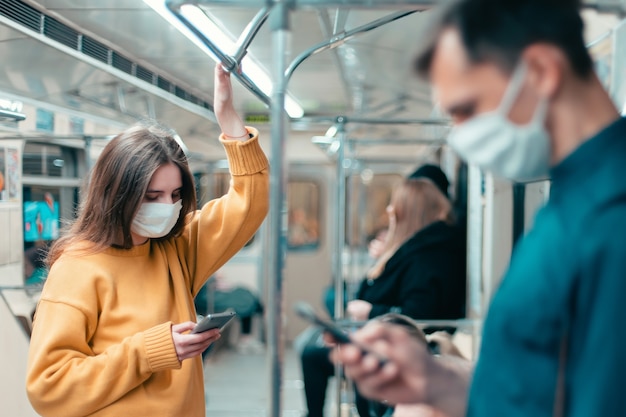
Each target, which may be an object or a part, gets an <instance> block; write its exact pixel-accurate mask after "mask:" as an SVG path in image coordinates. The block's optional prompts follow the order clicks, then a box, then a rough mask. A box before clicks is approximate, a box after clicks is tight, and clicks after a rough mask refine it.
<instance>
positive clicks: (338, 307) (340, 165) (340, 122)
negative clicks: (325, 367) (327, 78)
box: [333, 116, 346, 415]
mask: <svg viewBox="0 0 626 417" xmlns="http://www.w3.org/2000/svg"><path fill="white" fill-rule="evenodd" d="M345 123H346V120H345V118H344V117H341V116H340V117H338V118H337V140H338V141H339V148H338V149H337V161H336V174H337V183H336V186H335V199H336V200H335V201H336V206H335V209H336V212H335V236H334V237H335V245H334V246H335V250H334V256H333V279H334V280H335V319H337V320H340V319H342V318H343V298H344V295H343V293H344V288H343V283H344V277H343V247H344V244H345V241H346V168H345V144H346V128H345ZM341 375H342V370H341V367H340V366H339V365H335V379H336V381H337V385H336V389H335V393H336V397H335V399H336V402H335V403H336V407H337V408H336V410H337V415H339V413H340V412H341V411H340V409H341V400H342V398H341V381H342V377H341Z"/></svg>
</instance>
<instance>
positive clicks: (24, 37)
mask: <svg viewBox="0 0 626 417" xmlns="http://www.w3.org/2000/svg"><path fill="white" fill-rule="evenodd" d="M179 3H182V2H179ZM199 3H201V4H208V3H209V2H199ZM230 3H231V5H230V6H229V5H227V4H228V2H223V1H222V2H215V3H214V4H213V5H210V6H209V5H203V6H197V7H196V6H191V5H188V6H185V10H186V12H187V13H188V14H187V17H188V18H189V19H190V20H193V21H194V22H196V20H194V19H199V20H198V21H197V22H199V23H197V24H198V26H196V28H197V29H198V30H207V31H210V34H209V35H207V36H210V37H211V41H212V42H215V43H219V36H222V35H218V32H223V33H224V34H225V36H226V37H228V38H230V39H231V40H236V39H237V38H238V37H239V36H240V35H241V34H242V33H243V32H244V31H245V29H246V26H248V24H249V23H250V22H251V21H253V20H254V19H255V16H257V15H258V13H259V12H260V11H261V9H262V6H263V5H264V4H265V3H266V2H264V1H259V2H256V3H258V7H252V4H256V3H255V2H251V1H248V2H237V1H234V2H230ZM307 3H312V2H307ZM349 3H350V2H347V4H349ZM385 3H390V4H391V3H397V4H394V6H393V7H392V6H388V7H380V6H379V7H377V8H375V9H373V10H372V9H370V10H366V9H364V8H352V9H351V8H348V7H343V8H339V9H337V8H333V7H330V6H328V7H326V6H320V7H316V8H313V7H308V8H302V9H300V8H298V9H296V10H294V11H293V12H292V13H291V14H290V19H289V20H290V24H291V42H290V59H295V58H296V57H297V56H298V55H299V54H301V53H305V52H307V51H311V49H312V47H314V46H316V45H323V44H324V43H325V42H328V40H329V39H332V38H335V39H338V40H340V42H338V43H337V44H336V45H333V47H332V48H328V49H326V50H324V51H322V52H320V53H316V54H313V55H312V56H310V57H308V58H306V59H304V60H303V61H302V63H301V64H300V65H298V66H297V68H296V69H295V70H294V71H293V75H292V76H291V78H290V80H289V83H288V85H287V90H288V96H289V100H290V101H291V100H293V101H294V102H295V103H296V104H297V105H299V106H300V108H301V110H300V109H295V110H294V108H289V109H288V112H289V113H290V115H291V116H292V118H291V123H290V130H289V133H288V138H287V155H288V158H290V159H291V160H301V161H308V162H311V161H317V162H323V161H328V160H329V158H328V157H329V155H330V154H332V138H331V136H332V135H331V134H330V133H328V129H329V128H331V127H332V126H333V124H334V123H333V121H334V120H335V118H336V117H338V116H344V117H346V120H347V123H346V124H345V128H346V130H347V132H348V137H349V138H350V139H351V146H350V147H349V151H350V152H351V155H354V156H356V157H357V158H362V159H364V160H372V161H376V160H389V159H394V158H399V159H412V160H414V161H418V160H420V159H428V158H431V157H432V156H433V155H434V154H435V152H436V151H437V149H438V148H439V147H440V146H441V143H442V140H443V139H444V137H445V134H446V131H447V127H446V126H442V125H439V122H440V121H442V119H441V117H440V116H439V115H438V114H437V111H436V109H435V108H434V107H433V105H432V104H431V92H430V90H429V87H428V85H427V84H426V83H425V82H423V81H421V80H419V79H418V78H417V77H416V76H415V75H414V74H412V72H411V65H410V64H411V58H412V56H413V52H414V51H415V50H416V48H417V47H418V46H419V39H418V36H417V34H418V32H417V30H418V28H420V27H423V26H424V24H426V23H427V21H428V13H427V12H426V13H424V12H421V11H415V12H413V11H411V10H407V7H406V6H405V7H399V6H398V5H399V4H401V3H402V2H379V5H380V4H385ZM407 3H409V4H411V3H412V4H417V3H418V2H407ZM237 4H245V5H246V6H247V7H242V6H237ZM320 4H322V5H327V4H328V3H326V2H320ZM165 6H166V5H165V0H145V1H142V0H109V1H101V0H80V1H78V0H39V1H26V0H24V1H19V0H4V1H2V2H1V4H0V55H1V56H2V57H3V67H2V70H1V71H0V91H2V92H4V94H6V95H10V96H11V98H13V99H19V98H22V99H24V100H33V101H35V102H38V103H46V104H50V105H53V106H56V107H58V108H64V109H69V110H71V111H75V112H80V113H84V114H92V115H97V116H98V117H100V118H103V119H106V120H110V121H111V123H112V124H114V125H126V124H130V123H133V122H134V121H135V120H137V119H140V118H142V117H153V118H156V119H158V120H160V121H162V122H163V123H165V124H167V125H170V126H172V127H173V128H174V129H176V131H177V132H178V133H179V134H180V136H181V137H182V138H183V140H184V141H185V143H186V145H187V146H188V148H189V149H190V151H191V152H192V153H193V154H195V155H200V156H201V157H202V158H207V159H215V158H217V157H222V155H223V154H222V152H221V151H220V149H219V145H218V144H216V141H215V140H214V137H215V136H216V135H217V134H218V132H219V129H218V127H217V125H216V124H215V118H214V115H213V113H212V94H213V67H214V65H215V61H214V59H213V58H212V57H211V56H210V54H209V53H208V52H207V49H206V47H201V46H199V45H198V44H199V41H198V39H199V38H198V37H197V36H196V37H194V36H187V35H186V34H184V30H185V28H183V31H181V30H180V26H181V25H180V22H178V24H176V23H174V22H175V20H172V19H171V14H170V15H169V17H168V19H166V18H164V16H166V15H167V12H165V13H164V10H165ZM414 7H415V6H414ZM198 12H199V14H198ZM194 13H195V14H194ZM198 16H200V17H198ZM400 16H401V17H400ZM166 17H167V16H166ZM205 18H208V19H210V21H211V22H212V23H207V21H202V19H205ZM585 18H586V21H587V40H588V42H589V43H591V42H593V41H595V40H596V39H599V38H600V37H602V36H604V35H605V34H606V33H608V32H609V31H610V30H611V28H612V27H613V26H615V25H616V24H617V22H618V18H616V17H615V16H614V15H609V14H599V13H597V12H595V11H593V10H587V11H585ZM387 20H389V21H390V22H388V23H384V24H382V23H381V24H380V25H378V24H376V22H386V21H387ZM372 22H374V24H372ZM210 25H215V27H211V26H210ZM200 26H201V27H200ZM365 27H368V28H371V30H364V31H363V32H362V33H360V32H361V31H360V30H359V29H361V28H365ZM373 27H375V28H373ZM186 30H189V29H186ZM346 34H349V35H354V36H346ZM246 51H247V54H246V60H250V61H248V62H247V61H245V60H244V63H243V72H244V73H245V74H249V75H250V78H254V81H255V83H256V85H258V86H259V87H260V88H261V89H263V90H264V92H265V93H266V94H267V95H270V94H271V92H270V91H271V85H267V84H266V83H264V82H263V81H262V80H261V79H259V78H257V76H256V75H253V72H254V68H253V67H254V66H255V65H258V66H259V67H260V68H262V69H264V70H265V72H266V74H269V73H270V71H271V70H272V63H273V57H274V55H273V54H274V52H273V45H272V39H271V30H270V25H269V22H267V21H266V22H265V23H264V24H263V25H261V26H260V28H259V30H258V32H257V33H256V34H255V35H254V37H253V38H252V42H251V43H250V45H249V47H248V48H246ZM246 65H247V66H246ZM234 88H235V99H236V107H237V109H238V110H239V111H240V113H241V114H243V115H246V118H247V120H248V123H249V124H252V125H255V126H256V127H259V128H260V129H261V130H262V132H263V136H264V140H265V141H267V142H269V123H268V119H269V116H268V115H269V110H268V108H267V107H266V105H265V104H264V103H263V102H262V100H260V99H259V97H258V96H257V95H255V94H252V93H251V92H250V91H249V90H248V89H246V88H244V87H243V86H242V85H241V84H240V83H239V82H236V81H234ZM297 116H302V117H297ZM423 120H426V121H429V120H435V121H436V123H435V124H434V125H431V124H426V125H424V124H421V123H418V122H419V121H423ZM359 121H360V122H359ZM363 121H371V122H368V123H361V122H363ZM376 121H382V122H385V123H377V122H376ZM391 121H399V122H398V123H391ZM444 122H445V121H444ZM85 133H86V134H88V133H89V132H85ZM314 137H315V139H314V140H312V138H314ZM265 148H266V150H268V151H269V149H270V146H269V145H268V146H265ZM331 156H332V155H331Z"/></svg>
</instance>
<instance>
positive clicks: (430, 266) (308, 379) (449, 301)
mask: <svg viewBox="0 0 626 417" xmlns="http://www.w3.org/2000/svg"><path fill="white" fill-rule="evenodd" d="M387 213H388V216H389V231H388V233H387V237H386V241H385V244H384V247H383V251H382V254H381V255H380V256H379V257H378V259H377V261H376V263H375V264H374V265H373V266H372V268H371V269H370V270H369V272H368V273H367V275H366V277H365V279H364V280H363V282H362V283H361V286H360V288H359V291H358V293H357V297H356V298H357V299H356V300H353V301H350V302H348V304H347V308H346V312H347V315H348V317H350V318H351V319H352V320H355V321H365V320H368V319H370V318H373V317H377V316H380V315H382V314H385V313H389V312H394V313H401V314H404V315H407V316H410V317H412V318H415V319H458V318H462V317H464V315H465V242H464V241H463V240H462V239H459V233H458V230H457V229H456V228H455V227H454V216H453V214H452V207H451V204H450V202H449V201H448V199H447V198H446V197H445V196H444V195H443V194H442V193H441V191H440V190H439V189H438V188H437V187H436V186H435V185H434V184H433V182H431V181H430V180H427V179H407V180H405V181H404V182H403V184H401V185H400V186H399V187H398V188H397V189H396V190H394V193H393V195H392V198H391V202H390V205H389V207H388V208H387ZM329 349H330V348H329V347H327V346H324V345H321V346H320V345H319V344H309V345H307V346H305V347H304V349H303V352H302V371H303V377H304V389H305V395H306V403H307V407H308V411H309V414H308V415H309V417H322V415H323V407H324V401H325V398H326V388H327V384H328V378H329V377H330V376H332V375H333V374H334V367H333V365H332V364H331V362H330V361H329V358H328V353H329ZM357 408H358V410H359V414H360V415H361V416H362V417H367V416H368V415H369V413H368V411H367V410H368V404H367V401H366V400H364V399H363V398H361V397H360V396H358V395H357Z"/></svg>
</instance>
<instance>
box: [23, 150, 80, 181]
mask: <svg viewBox="0 0 626 417" xmlns="http://www.w3.org/2000/svg"><path fill="white" fill-rule="evenodd" d="M23 175H24V176H41V177H75V176H76V152H75V151H74V150H73V149H70V148H62V147H61V146H57V145H48V144H40V143H31V142H27V143H26V145H25V146H24V154H23Z"/></svg>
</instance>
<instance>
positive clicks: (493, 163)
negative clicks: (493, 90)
mask: <svg viewBox="0 0 626 417" xmlns="http://www.w3.org/2000/svg"><path fill="white" fill-rule="evenodd" d="M526 73H527V69H526V65H525V64H524V63H523V62H522V63H521V64H520V65H518V67H517V68H516V70H515V71H514V72H513V76H512V77H511V80H510V81H509V85H508V87H507V89H506V91H505V93H504V96H503V97H502V101H501V103H500V105H499V106H498V108H497V109H496V110H494V111H490V112H486V113H481V114H479V115H477V116H474V117H473V118H471V119H470V120H468V121H466V122H464V123H462V124H460V125H458V126H456V127H455V128H454V129H453V130H452V132H450V135H449V137H448V144H449V145H450V147H451V148H452V149H453V150H454V151H455V152H456V153H457V154H458V155H459V156H460V157H461V158H463V159H465V160H467V162H468V163H470V164H474V165H477V166H478V167H479V168H481V169H483V170H485V171H489V172H491V173H493V174H494V175H495V176H498V177H503V178H507V179H510V180H513V181H529V180H536V179H541V178H547V177H548V171H549V168H550V137H549V135H548V132H547V130H546V128H545V122H546V117H547V111H548V102H547V100H546V99H541V100H540V101H539V103H538V104H537V108H536V109H535V113H534V115H533V117H532V120H531V121H530V122H528V123H527V124H525V125H516V124H514V123H513V122H511V121H510V120H509V119H508V115H509V112H510V111H511V108H512V107H513V104H514V103H515V100H517V98H518V97H519V94H520V92H521V90H522V86H523V85H524V79H525V77H526Z"/></svg>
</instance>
